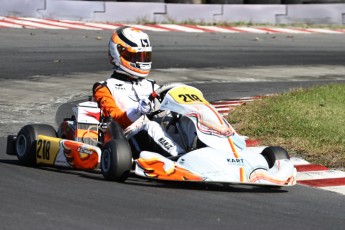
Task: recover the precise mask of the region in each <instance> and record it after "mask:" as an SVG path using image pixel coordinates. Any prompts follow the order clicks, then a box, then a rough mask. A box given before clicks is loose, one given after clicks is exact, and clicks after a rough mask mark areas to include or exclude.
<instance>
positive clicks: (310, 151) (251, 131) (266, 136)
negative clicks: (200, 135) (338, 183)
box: [228, 84, 345, 168]
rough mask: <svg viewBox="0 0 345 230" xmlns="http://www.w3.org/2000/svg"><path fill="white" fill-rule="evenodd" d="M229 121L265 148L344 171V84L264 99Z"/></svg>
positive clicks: (243, 109)
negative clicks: (269, 146) (284, 151)
mask: <svg viewBox="0 0 345 230" xmlns="http://www.w3.org/2000/svg"><path fill="white" fill-rule="evenodd" d="M228 119H229V122H230V123H231V124H233V125H234V126H235V128H236V129H237V131H238V132H239V133H240V134H242V135H246V136H249V137H250V138H252V139H258V140H260V141H261V143H262V144H263V145H280V146H282V147H284V148H286V149H287V150H288V151H289V153H290V155H292V156H298V157H303V158H305V159H306V160H308V161H310V162H313V163H319V164H324V165H326V166H328V167H331V168H345V84H330V85H324V86H317V87H313V88H308V89H295V90H292V91H290V92H287V93H283V94H279V95H273V96H269V97H264V98H263V99H262V100H257V101H255V102H253V103H248V104H246V105H244V106H240V107H238V108H236V109H235V110H234V111H232V112H230V114H229V118H228Z"/></svg>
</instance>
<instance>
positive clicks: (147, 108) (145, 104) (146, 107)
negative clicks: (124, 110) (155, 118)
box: [137, 98, 153, 115]
mask: <svg viewBox="0 0 345 230" xmlns="http://www.w3.org/2000/svg"><path fill="white" fill-rule="evenodd" d="M152 108H153V106H152V102H151V101H150V100H149V99H148V98H145V99H140V100H139V104H138V108H137V110H138V112H139V113H140V114H142V115H146V114H148V113H150V112H152Z"/></svg>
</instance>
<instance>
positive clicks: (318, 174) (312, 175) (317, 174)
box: [297, 170, 345, 181]
mask: <svg viewBox="0 0 345 230" xmlns="http://www.w3.org/2000/svg"><path fill="white" fill-rule="evenodd" d="M342 177H345V172H343V171H339V170H325V171H309V172H298V173H297V180H299V181H302V180H319V179H325V178H342Z"/></svg>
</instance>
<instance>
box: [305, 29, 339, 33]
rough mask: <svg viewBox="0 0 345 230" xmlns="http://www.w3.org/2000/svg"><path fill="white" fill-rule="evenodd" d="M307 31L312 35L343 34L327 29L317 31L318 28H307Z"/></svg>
mask: <svg viewBox="0 0 345 230" xmlns="http://www.w3.org/2000/svg"><path fill="white" fill-rule="evenodd" d="M306 30H307V31H310V32H314V33H323V34H344V33H343V32H340V31H336V30H329V29H318V28H308V29H306Z"/></svg>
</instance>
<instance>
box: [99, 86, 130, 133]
mask: <svg viewBox="0 0 345 230" xmlns="http://www.w3.org/2000/svg"><path fill="white" fill-rule="evenodd" d="M93 97H94V99H95V100H96V101H97V102H98V105H99V107H100V108H101V110H102V111H103V114H104V116H110V117H112V118H113V119H114V120H115V121H116V122H118V123H119V124H120V126H121V127H122V128H123V129H125V128H127V127H128V126H129V125H131V124H132V123H133V122H132V121H131V120H130V119H129V117H128V116H127V113H126V111H122V110H120V108H119V107H118V106H117V105H116V103H115V100H114V98H113V96H112V95H111V93H110V91H109V89H108V87H107V86H106V85H104V84H102V83H99V82H98V83H96V84H95V85H94V86H93Z"/></svg>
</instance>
